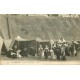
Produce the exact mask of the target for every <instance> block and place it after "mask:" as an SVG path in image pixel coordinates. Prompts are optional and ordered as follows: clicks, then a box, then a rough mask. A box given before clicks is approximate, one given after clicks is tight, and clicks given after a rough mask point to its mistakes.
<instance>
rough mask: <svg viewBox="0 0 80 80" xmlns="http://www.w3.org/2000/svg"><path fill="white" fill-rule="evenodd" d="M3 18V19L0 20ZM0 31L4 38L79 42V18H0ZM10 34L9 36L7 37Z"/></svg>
mask: <svg viewBox="0 0 80 80" xmlns="http://www.w3.org/2000/svg"><path fill="white" fill-rule="evenodd" d="M2 17H3V18H2ZM0 29H1V32H2V34H3V36H4V38H5V39H6V38H9V36H10V37H11V38H15V37H16V36H17V35H20V36H21V37H22V38H26V39H35V38H37V37H39V38H41V39H48V40H49V39H51V38H52V39H54V40H57V39H59V38H60V37H63V38H64V39H66V40H80V18H79V17H77V18H76V17H75V18H70V17H67V18H65V17H64V18H62V17H44V16H43V17H42V16H8V22H7V19H6V16H1V17H0ZM9 33H10V35H9Z"/></svg>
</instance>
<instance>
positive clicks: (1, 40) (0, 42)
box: [0, 36, 3, 54]
mask: <svg viewBox="0 0 80 80" xmlns="http://www.w3.org/2000/svg"><path fill="white" fill-rule="evenodd" d="M2 45H3V39H2V38H1V36H0V54H1V49H2Z"/></svg>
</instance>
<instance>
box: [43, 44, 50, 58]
mask: <svg viewBox="0 0 80 80" xmlns="http://www.w3.org/2000/svg"><path fill="white" fill-rule="evenodd" d="M48 55H49V47H48V46H47V45H46V46H45V49H44V56H45V59H48Z"/></svg>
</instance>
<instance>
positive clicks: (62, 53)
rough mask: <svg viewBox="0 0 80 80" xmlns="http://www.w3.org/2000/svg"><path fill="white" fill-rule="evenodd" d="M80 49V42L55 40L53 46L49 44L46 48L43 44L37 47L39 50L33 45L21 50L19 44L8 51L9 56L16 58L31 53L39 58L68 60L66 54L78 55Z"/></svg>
mask: <svg viewBox="0 0 80 80" xmlns="http://www.w3.org/2000/svg"><path fill="white" fill-rule="evenodd" d="M78 51H79V44H78V43H77V42H75V41H72V43H68V42H65V43H58V42H55V43H54V44H53V45H51V47H49V46H48V45H47V44H46V45H45V48H43V46H42V45H41V44H39V47H38V48H37V51H36V50H34V48H33V47H31V48H30V49H28V48H27V47H26V46H25V47H24V48H23V49H22V50H20V49H18V48H17V45H15V46H14V47H13V49H10V50H9V51H8V52H7V57H9V58H12V59H15V58H21V57H28V56H29V55H32V56H35V55H36V56H37V57H38V59H43V58H44V59H51V60H66V56H71V57H73V56H77V55H78Z"/></svg>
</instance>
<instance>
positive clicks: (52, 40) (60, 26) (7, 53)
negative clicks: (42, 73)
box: [0, 14, 80, 64]
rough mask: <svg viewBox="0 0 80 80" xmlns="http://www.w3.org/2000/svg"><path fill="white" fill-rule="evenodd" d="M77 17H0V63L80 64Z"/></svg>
mask: <svg viewBox="0 0 80 80" xmlns="http://www.w3.org/2000/svg"><path fill="white" fill-rule="evenodd" d="M79 27H80V14H0V64H12V63H13V64H16V63H17V64H80V28H79Z"/></svg>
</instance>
